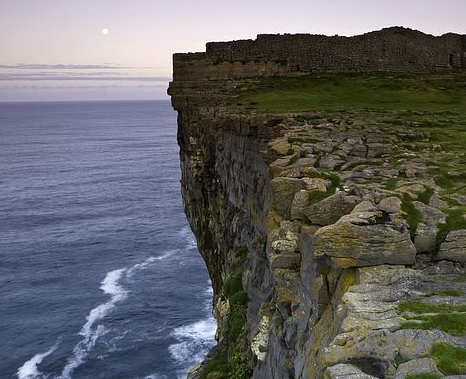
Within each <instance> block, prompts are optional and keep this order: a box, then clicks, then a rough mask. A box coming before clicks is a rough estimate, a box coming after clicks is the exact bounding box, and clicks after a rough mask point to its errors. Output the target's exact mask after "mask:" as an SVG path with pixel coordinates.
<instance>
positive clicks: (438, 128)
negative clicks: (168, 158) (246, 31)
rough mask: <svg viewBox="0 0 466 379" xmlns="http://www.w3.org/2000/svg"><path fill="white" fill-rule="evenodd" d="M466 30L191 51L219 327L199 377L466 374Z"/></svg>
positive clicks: (178, 97) (199, 223) (188, 106)
mask: <svg viewBox="0 0 466 379" xmlns="http://www.w3.org/2000/svg"><path fill="white" fill-rule="evenodd" d="M332 38H334V41H337V42H338V43H336V45H335V47H334V48H333V49H334V50H330V51H327V54H326V58H325V59H326V60H325V62H326V63H322V64H321V65H320V66H319V65H318V63H316V62H317V61H316V60H315V57H314V55H313V54H314V53H315V52H317V53H315V54H316V56H320V55H319V54H321V53H320V51H321V50H322V49H323V48H324V47H325V46H329V44H330V45H332V44H333V42H331V39H332ZM342 38H343V39H342ZM329 39H330V40H329ZM264 41H265V42H264ZM322 41H324V42H322ZM419 41H421V42H422V43H421V44H420V43H419ZM464 41H465V39H464V36H459V35H454V34H449V35H445V36H442V37H433V36H427V35H425V34H422V33H420V32H416V31H411V30H407V29H402V28H390V29H386V30H382V31H379V32H374V33H368V34H367V35H364V36H357V37H352V38H346V37H324V36H305V35H299V36H291V35H285V36H263V37H259V38H258V40H256V41H234V42H230V43H221V44H208V45H207V52H206V53H195V54H184V55H183V54H175V56H174V80H173V82H172V83H171V84H170V88H169V93H170V95H171V97H172V104H173V106H174V108H175V109H176V110H177V111H178V127H179V132H178V143H179V145H180V159H181V169H182V183H181V186H182V195H183V200H184V205H185V211H186V214H187V217H188V220H189V222H190V225H191V227H192V229H193V231H194V233H195V235H196V238H197V242H198V246H199V250H200V252H201V254H202V256H203V258H204V260H205V262H206V265H207V268H208V270H209V274H210V277H211V279H212V285H213V288H214V315H215V317H216V319H217V321H218V331H217V340H218V346H217V347H216V348H214V349H213V350H212V351H211V353H210V354H209V356H208V357H207V359H206V361H205V362H204V363H203V364H202V365H200V366H199V367H197V368H196V369H195V370H193V372H192V373H191V374H190V378H211V379H213V378H237V379H240V378H255V379H275V378H276V379H278V378H283V379H284V378H302V379H311V378H316V379H321V378H331V379H336V378H339V379H347V378H348V379H349V378H396V379H401V378H432V377H449V375H450V377H451V378H453V377H459V376H451V375H461V374H466V359H465V356H466V350H465V348H466V336H465V334H466V275H465V263H466V219H465V215H466V175H465V174H464V165H465V164H466V155H465V153H464V142H466V114H465V112H464V109H466V108H465V106H466V76H465V75H464V73H463V72H462V70H461V68H462V67H464V63H465V62H464V61H465V58H464V57H465V55H464V46H465V45H464ZM264 46H267V48H266V49H265V48H264ZM280 46H281V47H280ZM316 46H320V47H319V48H317V47H316ZM407 46H408V47H409V46H416V49H415V53H416V54H414V55H410V54H412V52H411V51H410V49H409V48H408V47H407ZM369 47H370V49H372V50H370V51H371V54H372V53H374V52H376V51H379V50H380V51H385V52H387V51H389V52H390V54H386V55H385V57H387V58H386V59H385V61H384V59H382V58H381V57H380V56H378V55H377V54H375V53H374V54H375V55H374V56H367V55H366V52H367V51H368V50H367V49H368V48H369ZM429 48H430V50H429ZM264 49H265V50H264ZM345 49H346V50H348V49H349V50H351V51H352V55H351V59H347V60H346V61H345V62H346V63H345V64H344V67H343V66H335V65H334V64H333V63H332V62H338V61H339V58H340V57H341V54H342V52H344V51H346V50H345ZM349 50H348V51H349ZM358 52H359V53H358ZM437 52H438V54H437ZM423 54H424V55H423ZM407 55H409V56H411V57H414V56H416V57H417V58H416V60H415V61H412V60H411V61H409V62H407V61H406V56H407ZM319 59H321V58H319ZM371 61H372V63H373V62H378V63H377V64H378V66H371ZM313 62H314V63H313ZM355 62H356V63H355ZM358 62H364V64H361V63H358ZM384 62H385V63H384ZM403 62H404V63H403ZM340 63H341V62H340ZM340 63H338V64H339V65H340ZM297 65H299V72H298V71H297V70H296V69H297ZM310 66H312V67H313V68H312V71H313V72H314V71H316V70H317V71H319V73H318V74H316V73H310V71H311V70H310V68H309V67H310ZM370 67H373V68H374V69H375V70H378V71H383V70H384V69H391V70H392V73H388V72H379V73H373V72H372V71H371V70H370ZM303 68H305V70H304V72H303ZM432 70H435V72H432ZM456 70H458V71H456ZM324 71H332V72H335V71H341V72H349V71H357V72H359V73H357V74H342V73H340V74H337V73H332V74H324V73H323V72H324ZM427 71H428V72H429V73H427ZM393 72H395V73H393ZM407 72H409V74H407ZM412 72H418V73H417V74H413V73H412ZM448 357H450V358H448ZM452 357H453V358H452ZM448 359H450V360H448ZM416 374H422V375H424V376H422V375H421V376H416ZM413 375H414V376H413ZM426 375H427V376H426ZM429 375H430V376H429Z"/></svg>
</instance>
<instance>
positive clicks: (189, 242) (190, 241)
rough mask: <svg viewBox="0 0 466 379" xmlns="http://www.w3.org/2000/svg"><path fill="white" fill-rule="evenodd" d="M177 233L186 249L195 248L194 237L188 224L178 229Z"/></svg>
mask: <svg viewBox="0 0 466 379" xmlns="http://www.w3.org/2000/svg"><path fill="white" fill-rule="evenodd" d="M179 235H180V237H181V238H182V239H183V240H184V243H185V245H186V249H188V250H190V249H196V248H197V242H196V238H195V237H194V234H193V232H192V231H191V228H190V227H189V226H185V227H184V228H183V229H181V230H180V231H179Z"/></svg>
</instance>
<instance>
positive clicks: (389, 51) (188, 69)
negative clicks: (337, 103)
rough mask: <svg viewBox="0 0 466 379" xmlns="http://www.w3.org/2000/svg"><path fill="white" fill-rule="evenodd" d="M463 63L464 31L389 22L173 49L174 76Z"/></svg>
mask: <svg viewBox="0 0 466 379" xmlns="http://www.w3.org/2000/svg"><path fill="white" fill-rule="evenodd" d="M465 68H466V35H459V34H453V33H448V34H445V35H443V36H439V37H435V36H432V35H428V34H424V33H422V32H419V31H416V30H411V29H406V28H401V27H392V28H387V29H382V30H380V31H375V32H370V33H366V34H363V35H359V36H354V37H342V36H331V37H329V36H324V35H311V34H283V35H280V34H277V35H272V34H261V35H258V36H257V38H256V39H255V40H239V41H231V42H211V43H207V45H206V52H204V53H188V54H174V56H173V77H174V80H175V81H176V80H199V79H211V80H215V79H225V78H247V77H257V76H284V75H290V74H294V75H301V74H308V73H311V72H367V71H395V72H423V71H432V70H451V69H465Z"/></svg>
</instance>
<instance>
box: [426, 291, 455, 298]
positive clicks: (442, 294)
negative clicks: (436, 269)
mask: <svg viewBox="0 0 466 379" xmlns="http://www.w3.org/2000/svg"><path fill="white" fill-rule="evenodd" d="M462 294H463V293H462V292H461V291H460V290H441V291H435V292H432V293H430V294H428V295H427V297H432V296H436V295H438V296H453V297H460V296H461V295H462Z"/></svg>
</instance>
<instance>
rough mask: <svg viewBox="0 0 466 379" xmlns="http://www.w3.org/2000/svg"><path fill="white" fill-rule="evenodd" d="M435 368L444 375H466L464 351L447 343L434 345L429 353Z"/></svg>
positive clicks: (465, 353) (465, 354) (465, 352)
mask: <svg viewBox="0 0 466 379" xmlns="http://www.w3.org/2000/svg"><path fill="white" fill-rule="evenodd" d="M430 355H431V357H432V358H434V360H435V362H436V364H437V367H438V369H439V370H440V371H442V372H443V373H444V374H445V375H461V374H466V349H462V348H459V347H454V346H451V345H449V344H447V343H436V344H434V346H433V347H432V350H431V352H430Z"/></svg>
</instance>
